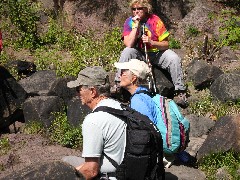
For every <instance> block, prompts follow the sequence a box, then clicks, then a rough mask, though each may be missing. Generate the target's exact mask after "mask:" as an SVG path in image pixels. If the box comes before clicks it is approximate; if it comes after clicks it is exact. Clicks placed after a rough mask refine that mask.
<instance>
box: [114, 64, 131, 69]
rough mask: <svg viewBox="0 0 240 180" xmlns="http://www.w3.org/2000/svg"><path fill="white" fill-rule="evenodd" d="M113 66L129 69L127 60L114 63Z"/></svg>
mask: <svg viewBox="0 0 240 180" xmlns="http://www.w3.org/2000/svg"><path fill="white" fill-rule="evenodd" d="M114 66H115V67H116V68H118V69H130V67H129V63H128V62H123V63H117V62H115V63H114Z"/></svg>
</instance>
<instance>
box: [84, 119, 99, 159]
mask: <svg viewBox="0 0 240 180" xmlns="http://www.w3.org/2000/svg"><path fill="white" fill-rule="evenodd" d="M82 135H83V152H82V157H101V154H102V151H103V134H102V129H101V128H100V127H98V126H97V125H96V124H94V123H93V122H92V121H90V118H89V117H88V116H87V117H86V118H85V119H84V122H83V125H82Z"/></svg>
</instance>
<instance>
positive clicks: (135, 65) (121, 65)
mask: <svg viewBox="0 0 240 180" xmlns="http://www.w3.org/2000/svg"><path fill="white" fill-rule="evenodd" d="M114 66H115V67H116V68H118V69H128V70H129V71H131V72H132V73H133V74H135V75H136V76H137V77H139V78H141V79H145V78H146V77H147V75H149V73H150V72H151V69H150V68H149V66H148V65H147V64H146V63H145V62H144V61H140V60H138V59H130V60H129V61H128V62H118V63H114Z"/></svg>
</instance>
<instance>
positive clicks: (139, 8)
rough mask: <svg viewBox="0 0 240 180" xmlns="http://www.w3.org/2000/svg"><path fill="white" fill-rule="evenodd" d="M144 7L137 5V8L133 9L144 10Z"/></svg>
mask: <svg viewBox="0 0 240 180" xmlns="http://www.w3.org/2000/svg"><path fill="white" fill-rule="evenodd" d="M143 9H144V7H137V8H132V10H133V11H136V10H143Z"/></svg>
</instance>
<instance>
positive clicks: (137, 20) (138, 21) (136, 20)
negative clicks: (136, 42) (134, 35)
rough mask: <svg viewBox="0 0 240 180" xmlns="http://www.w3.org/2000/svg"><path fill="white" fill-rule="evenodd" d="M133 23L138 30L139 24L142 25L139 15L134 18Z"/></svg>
mask: <svg viewBox="0 0 240 180" xmlns="http://www.w3.org/2000/svg"><path fill="white" fill-rule="evenodd" d="M132 20H133V22H134V27H135V28H138V27H139V23H140V17H139V16H138V15H136V16H134V17H133V18H132Z"/></svg>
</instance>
